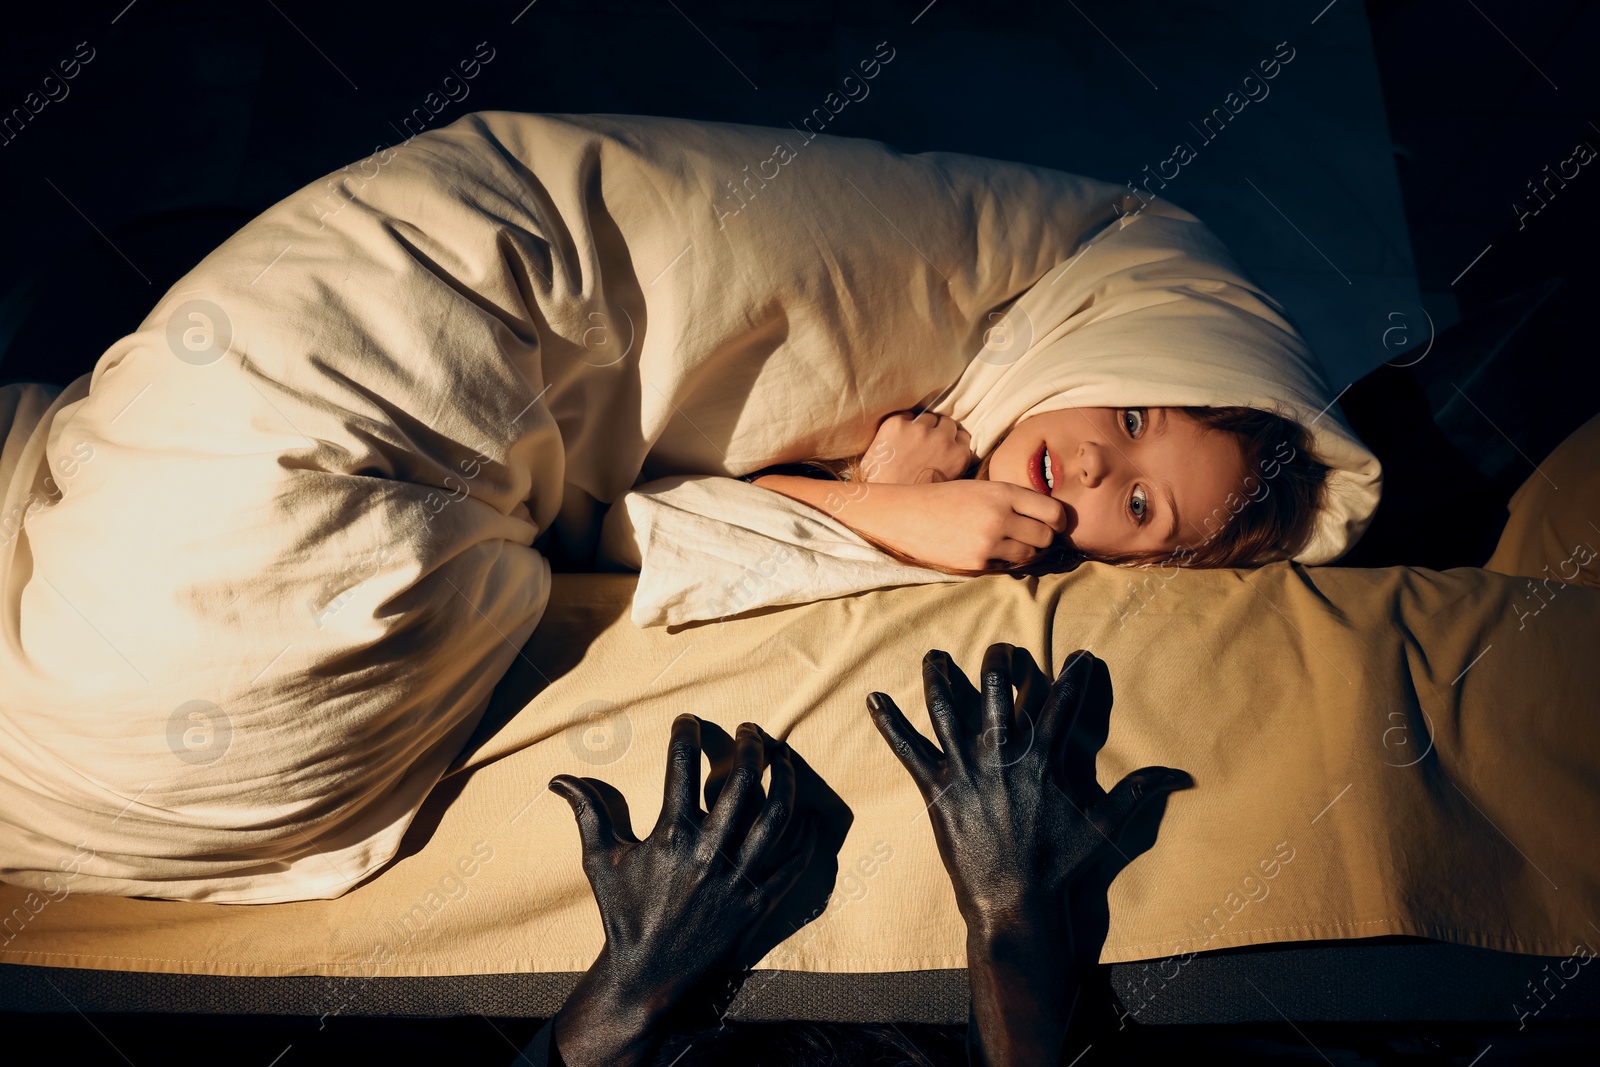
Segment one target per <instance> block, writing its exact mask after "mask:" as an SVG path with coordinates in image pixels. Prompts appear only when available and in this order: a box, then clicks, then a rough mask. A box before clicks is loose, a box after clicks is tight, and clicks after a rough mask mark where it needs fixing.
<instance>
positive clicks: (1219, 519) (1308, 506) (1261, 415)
mask: <svg viewBox="0 0 1600 1067" xmlns="http://www.w3.org/2000/svg"><path fill="white" fill-rule="evenodd" d="M1176 410H1178V411H1181V412H1183V413H1184V414H1185V415H1187V416H1189V417H1190V418H1191V419H1193V420H1194V421H1195V422H1197V423H1199V424H1200V426H1201V427H1202V428H1204V429H1205V430H1207V431H1211V432H1222V433H1228V434H1232V435H1233V436H1234V438H1235V439H1237V440H1238V442H1239V450H1240V452H1241V453H1242V454H1243V457H1244V470H1243V474H1242V476H1241V477H1242V481H1241V484H1240V486H1239V490H1238V491H1237V492H1235V493H1232V494H1230V495H1229V496H1228V497H1227V499H1226V501H1225V502H1224V506H1223V507H1221V508H1218V509H1217V510H1216V511H1214V512H1213V513H1212V514H1211V515H1209V516H1207V517H1206V518H1205V519H1204V520H1202V521H1201V522H1199V523H1196V525H1200V526H1202V527H1203V528H1204V529H1205V530H1206V535H1205V538H1204V540H1202V541H1201V542H1200V543H1199V544H1197V545H1189V544H1180V545H1179V546H1178V547H1177V548H1176V549H1173V550H1172V551H1170V552H1169V551H1162V552H1101V553H1095V554H1094V555H1087V554H1085V553H1082V552H1079V551H1078V550H1077V549H1076V548H1074V547H1073V546H1072V545H1071V543H1070V542H1068V540H1067V539H1066V538H1065V537H1059V538H1057V539H1056V541H1055V542H1054V543H1053V544H1051V545H1050V547H1049V548H1046V549H1044V550H1043V551H1042V552H1040V553H1039V555H1037V556H1036V557H1034V558H1033V559H1031V560H1028V561H1026V562H1024V563H1007V564H995V565H993V566H990V567H988V568H986V569H984V570H963V569H959V568H954V567H941V566H936V565H933V564H930V563H928V562H926V561H924V560H919V559H916V558H914V557H912V556H908V555H906V554H905V553H903V552H900V551H898V550H896V549H893V548H890V547H889V546H888V545H885V544H882V543H881V542H879V541H877V540H875V539H874V538H872V537H871V536H869V535H867V534H861V535H860V536H861V537H862V538H863V539H864V540H866V541H869V542H871V543H872V544H873V545H875V546H876V547H877V548H878V549H880V550H881V551H883V552H884V553H885V554H887V555H889V556H891V557H893V558H894V559H897V560H899V561H900V562H902V563H907V564H910V565H912V566H915V567H927V568H929V569H932V570H937V571H943V572H944V573H945V574H957V575H964V576H972V577H976V576H978V575H983V574H1004V573H1011V574H1018V575H1039V574H1055V573H1059V572H1062V571H1070V570H1073V569H1074V568H1076V567H1077V566H1078V565H1079V564H1080V563H1083V562H1084V561H1086V560H1091V559H1092V560H1094V561H1096V562H1099V563H1114V564H1121V565H1125V566H1129V565H1135V564H1147V565H1148V564H1166V565H1171V566H1178V567H1248V566H1251V565H1252V564H1253V563H1254V562H1255V561H1257V560H1258V559H1259V558H1261V557H1262V556H1265V555H1270V556H1274V557H1288V556H1292V555H1294V553H1296V552H1298V551H1299V550H1300V549H1301V548H1303V547H1305V544H1306V542H1307V541H1308V540H1310V538H1311V534H1312V532H1313V530H1314V529H1315V527H1316V518H1317V513H1318V511H1320V510H1321V508H1322V503H1323V498H1324V496H1325V495H1326V493H1327V478H1328V470H1329V468H1328V466H1327V465H1326V464H1324V463H1322V462H1321V461H1320V460H1318V459H1317V458H1316V457H1315V456H1314V455H1313V454H1312V452H1311V434H1310V433H1309V432H1308V431H1307V430H1306V429H1305V427H1303V426H1301V425H1300V424H1299V423H1297V422H1295V421H1294V420H1292V419H1288V418H1285V417H1284V416H1282V415H1278V414H1275V413H1273V412H1270V411H1262V410H1260V409H1258V408H1247V407H1214V408H1198V407H1197V408H1178V409H1176ZM993 455H994V452H993V451H992V450H991V451H990V453H989V455H988V456H985V457H984V458H983V459H982V460H980V461H978V462H976V463H974V464H973V466H972V467H971V468H969V469H968V470H967V471H966V472H965V473H964V474H963V475H962V477H964V478H981V477H983V476H984V475H985V474H986V473H987V472H988V469H989V460H990V459H991V458H992V457H993ZM806 466H809V467H812V468H815V469H817V470H819V471H822V472H823V473H825V474H827V475H829V476H831V477H834V478H838V479H839V480H841V481H850V482H859V481H861V480H862V478H863V470H862V457H857V458H855V459H838V460H810V461H808V463H807V464H806ZM935 477H936V478H937V477H938V475H937V474H936V475H935Z"/></svg>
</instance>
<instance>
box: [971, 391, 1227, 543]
mask: <svg viewBox="0 0 1600 1067" xmlns="http://www.w3.org/2000/svg"><path fill="white" fill-rule="evenodd" d="M1244 473H1245V472H1244V454H1243V452H1242V451H1241V450H1240V448H1239V444H1238V441H1237V439H1236V438H1235V437H1234V436H1233V435H1232V434H1229V433H1223V432H1213V431H1208V430H1205V429H1203V428H1202V427H1201V426H1200V424H1199V423H1197V422H1195V421H1194V420H1193V419H1191V418H1189V417H1188V416H1187V415H1185V414H1183V412H1182V411H1180V410H1178V409H1177V408H1065V409H1063V410H1061V411H1049V412H1046V413H1044V414H1043V415H1035V416H1033V417H1032V418H1028V419H1023V420H1022V421H1021V422H1019V423H1017V425H1016V426H1015V427H1014V428H1013V429H1012V431H1011V432H1010V433H1009V434H1007V435H1006V437H1005V439H1004V440H1003V441H1001V442H1000V445H999V447H998V448H996V449H995V451H994V453H993V455H992V456H991V457H990V459H989V469H988V475H987V476H988V477H989V478H991V479H993V480H995V481H1004V482H1010V483H1012V484H1013V485H1020V486H1023V487H1024V488H1028V489H1036V490H1038V491H1039V492H1041V493H1046V494H1048V495H1050V496H1052V497H1054V498H1055V499H1057V500H1059V501H1061V502H1062V503H1063V504H1065V505H1066V506H1067V536H1068V538H1069V539H1070V540H1071V542H1072V544H1073V546H1074V547H1075V548H1077V549H1078V550H1079V551H1081V552H1084V553H1087V554H1089V555H1091V556H1092V555H1094V554H1096V553H1109V552H1150V553H1153V554H1159V553H1163V552H1170V551H1172V550H1174V549H1176V548H1177V547H1178V546H1179V545H1181V544H1190V545H1194V544H1199V543H1201V542H1202V541H1204V540H1205V538H1206V536H1207V530H1206V528H1205V525H1204V524H1205V520H1206V519H1207V517H1209V516H1211V515H1212V514H1213V513H1214V512H1218V511H1219V509H1221V510H1220V514H1221V515H1223V516H1226V515H1228V514H1229V511H1228V510H1227V499H1228V495H1229V494H1230V493H1237V492H1240V487H1241V485H1242V484H1243V479H1244ZM1052 483H1053V484H1052Z"/></svg>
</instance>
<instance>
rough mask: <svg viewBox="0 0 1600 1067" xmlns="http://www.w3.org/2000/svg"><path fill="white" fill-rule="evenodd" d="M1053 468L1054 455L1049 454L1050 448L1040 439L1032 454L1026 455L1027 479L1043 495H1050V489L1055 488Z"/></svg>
mask: <svg viewBox="0 0 1600 1067" xmlns="http://www.w3.org/2000/svg"><path fill="white" fill-rule="evenodd" d="M1054 468H1055V457H1054V456H1052V455H1051V454H1050V450H1049V449H1048V448H1046V447H1045V443H1044V442H1043V441H1040V442H1039V447H1038V448H1037V449H1035V450H1034V453H1033V455H1031V456H1029V457H1028V480H1029V481H1030V482H1032V483H1033V487H1034V488H1035V489H1037V490H1038V491H1039V492H1041V493H1043V494H1044V495H1045V496H1050V495H1051V491H1052V490H1053V489H1054V488H1055V470H1054Z"/></svg>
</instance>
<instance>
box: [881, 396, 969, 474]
mask: <svg viewBox="0 0 1600 1067" xmlns="http://www.w3.org/2000/svg"><path fill="white" fill-rule="evenodd" d="M972 456H973V453H972V435H971V434H969V433H967V431H966V430H965V429H963V428H962V426H961V424H960V423H959V422H957V421H956V420H955V419H952V418H950V416H948V415H935V414H934V413H933V412H931V411H924V412H923V413H922V414H921V415H917V416H915V417H913V416H912V415H911V413H910V412H908V411H897V412H895V413H894V414H893V415H890V416H889V417H888V418H886V419H884V420H883V422H882V423H881V424H880V425H879V426H878V433H877V436H875V437H873V439H872V444H871V446H870V447H868V449H867V451H866V454H865V455H864V456H863V457H862V464H861V465H862V468H863V473H864V475H865V477H866V480H867V481H868V482H871V483H874V484H880V485H918V484H921V483H924V482H936V481H941V480H943V481H951V480H954V479H956V478H959V477H961V475H962V474H963V473H965V472H966V469H967V467H968V466H969V465H971V463H972ZM935 472H937V474H938V477H935Z"/></svg>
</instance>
